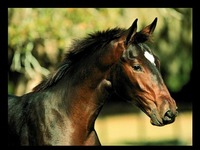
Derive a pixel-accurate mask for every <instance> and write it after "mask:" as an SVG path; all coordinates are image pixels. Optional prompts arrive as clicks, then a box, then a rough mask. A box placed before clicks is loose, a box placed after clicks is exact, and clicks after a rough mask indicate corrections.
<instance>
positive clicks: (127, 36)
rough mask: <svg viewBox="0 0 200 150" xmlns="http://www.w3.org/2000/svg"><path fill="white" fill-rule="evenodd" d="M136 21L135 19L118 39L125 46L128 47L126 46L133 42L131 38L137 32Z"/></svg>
mask: <svg viewBox="0 0 200 150" xmlns="http://www.w3.org/2000/svg"><path fill="white" fill-rule="evenodd" d="M137 21H138V19H135V21H134V22H133V23H132V25H131V26H130V27H129V28H128V29H127V30H126V31H125V32H124V34H123V35H122V37H121V38H120V39H121V40H122V41H124V44H125V46H128V44H129V43H130V42H132V41H133V37H134V35H135V34H136V30H137Z"/></svg>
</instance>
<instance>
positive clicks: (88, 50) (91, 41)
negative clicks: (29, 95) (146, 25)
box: [33, 27, 150, 92]
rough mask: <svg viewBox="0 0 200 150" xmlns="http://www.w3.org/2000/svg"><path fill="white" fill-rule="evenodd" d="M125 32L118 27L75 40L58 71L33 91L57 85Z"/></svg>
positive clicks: (140, 37)
mask: <svg viewBox="0 0 200 150" xmlns="http://www.w3.org/2000/svg"><path fill="white" fill-rule="evenodd" d="M125 31H126V29H122V28H118V27H116V28H113V29H108V30H106V31H102V32H100V31H97V32H95V33H93V34H88V36H86V37H85V38H83V39H76V40H74V41H73V42H72V44H71V46H70V47H69V49H68V51H67V53H66V54H65V57H64V60H63V61H62V63H61V65H60V66H59V67H58V69H57V70H56V71H55V72H54V73H52V74H50V75H49V77H48V78H46V79H44V80H43V81H42V82H41V83H40V84H38V85H37V86H36V87H34V88H33V91H34V92H37V91H41V90H44V89H47V88H48V87H50V86H52V85H53V84H55V83H57V82H58V81H59V80H60V79H61V78H62V77H63V76H64V75H65V74H66V73H67V72H68V71H69V69H70V68H71V67H72V66H73V64H75V63H76V62H81V59H82V58H87V57H88V56H89V55H91V54H93V53H95V52H96V51H98V50H100V49H101V48H103V47H104V46H106V45H107V44H109V42H110V41H112V40H114V39H118V38H120V37H121V36H122V34H124V33H125ZM149 39H150V37H149V36H147V35H146V34H141V32H137V33H136V34H135V36H134V41H133V43H134V44H138V43H143V42H145V41H147V40H149Z"/></svg>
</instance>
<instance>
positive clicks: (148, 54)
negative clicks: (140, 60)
mask: <svg viewBox="0 0 200 150" xmlns="http://www.w3.org/2000/svg"><path fill="white" fill-rule="evenodd" d="M139 47H140V48H141V49H142V54H143V55H144V57H145V58H146V59H147V60H148V61H150V62H151V63H152V64H153V65H155V66H156V64H155V57H154V55H153V54H152V52H151V50H150V48H149V47H148V46H147V45H144V44H139Z"/></svg>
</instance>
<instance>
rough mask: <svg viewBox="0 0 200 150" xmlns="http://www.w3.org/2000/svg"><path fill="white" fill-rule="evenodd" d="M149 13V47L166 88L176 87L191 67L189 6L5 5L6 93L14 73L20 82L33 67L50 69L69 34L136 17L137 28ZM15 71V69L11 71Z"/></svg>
mask: <svg viewBox="0 0 200 150" xmlns="http://www.w3.org/2000/svg"><path fill="white" fill-rule="evenodd" d="M155 17H158V23H157V27H156V29H155V32H154V37H153V39H154V43H153V44H152V45H151V47H152V49H154V52H155V53H156V54H157V55H158V56H159V58H160V60H161V71H162V74H163V78H164V80H165V82H166V84H167V86H168V88H169V89H170V90H172V91H175V92H176V91H179V90H180V89H181V88H182V86H183V85H184V84H186V83H187V82H188V81H189V79H190V72H191V70H192V9H191V8H9V9H8V64H9V72H8V76H9V81H8V90H9V93H15V92H16V91H15V90H16V89H17V88H19V87H18V86H17V84H16V83H17V82H16V81H17V80H18V79H19V78H21V79H22V80H20V82H21V81H23V80H24V86H25V84H26V83H27V80H29V79H30V78H34V77H35V76H34V75H35V74H34V73H35V72H38V73H40V74H41V75H44V76H46V75H47V74H49V73H50V72H51V71H52V70H54V69H55V67H56V66H57V65H58V64H59V62H60V61H61V59H62V57H63V53H65V52H66V50H67V47H69V45H70V43H71V42H72V40H73V39H75V38H82V37H84V36H86V35H87V34H89V33H93V32H95V31H98V30H106V29H108V28H113V27H116V26H118V27H122V28H128V27H129V26H130V25H131V24H132V22H133V21H134V20H135V19H136V18H138V30H140V29H141V28H142V27H143V26H146V25H148V24H150V23H151V22H152V21H153V19H154V18H155ZM16 72H18V73H20V74H19V75H18V76H15V75H12V74H14V73H16ZM19 76H20V77H19ZM14 78H15V79H14ZM21 94H23V93H21Z"/></svg>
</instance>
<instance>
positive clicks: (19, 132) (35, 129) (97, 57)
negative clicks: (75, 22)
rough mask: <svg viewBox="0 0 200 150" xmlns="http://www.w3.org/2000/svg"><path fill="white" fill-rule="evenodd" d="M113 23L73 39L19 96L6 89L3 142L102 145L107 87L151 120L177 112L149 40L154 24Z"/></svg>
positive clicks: (169, 119)
mask: <svg viewBox="0 0 200 150" xmlns="http://www.w3.org/2000/svg"><path fill="white" fill-rule="evenodd" d="M137 21H138V19H135V20H134V21H133V23H132V25H131V26H130V27H129V28H128V29H125V28H119V27H115V28H112V29H107V30H104V31H97V32H95V33H92V34H88V35H87V36H86V37H85V38H82V39H77V40H74V41H73V42H72V44H71V47H69V50H68V51H67V53H66V54H65V57H64V59H63V60H62V63H61V65H60V66H59V67H58V68H57V70H56V71H55V72H53V73H51V74H50V75H49V77H47V78H46V79H44V80H43V81H42V82H40V83H39V84H38V85H37V86H35V87H34V88H33V91H31V92H29V93H27V94H24V95H22V96H15V95H9V94H8V144H9V145H11V146H14V145H51V146H53V145H54V146H55V145H85V146H86V145H96V146H97V145H99V146H100V145H101V143H100V140H99V138H98V135H97V132H96V130H95V120H96V119H97V117H98V115H99V113H100V111H101V109H102V107H103V105H104V103H105V102H106V101H107V100H108V99H109V96H110V95H111V94H112V93H116V94H117V95H118V96H119V97H120V98H122V99H124V100H126V101H127V102H128V103H131V104H133V105H136V106H138V107H139V108H140V109H141V110H142V111H143V112H144V113H145V114H146V115H147V116H149V118H150V122H151V124H152V125H155V126H164V125H167V124H170V123H173V122H174V121H175V118H176V116H177V114H178V111H177V106H176V102H175V100H174V99H173V98H172V97H171V95H170V93H169V91H168V89H167V87H166V85H165V83H164V80H163V79H162V76H161V73H160V60H159V58H158V57H157V56H156V55H155V54H154V53H153V51H152V50H151V49H150V48H149V46H148V41H151V37H152V34H153V32H154V29H155V27H156V24H157V17H156V18H155V19H154V20H153V22H152V23H151V24H149V25H148V26H146V27H144V28H142V29H141V30H140V31H138V32H137Z"/></svg>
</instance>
